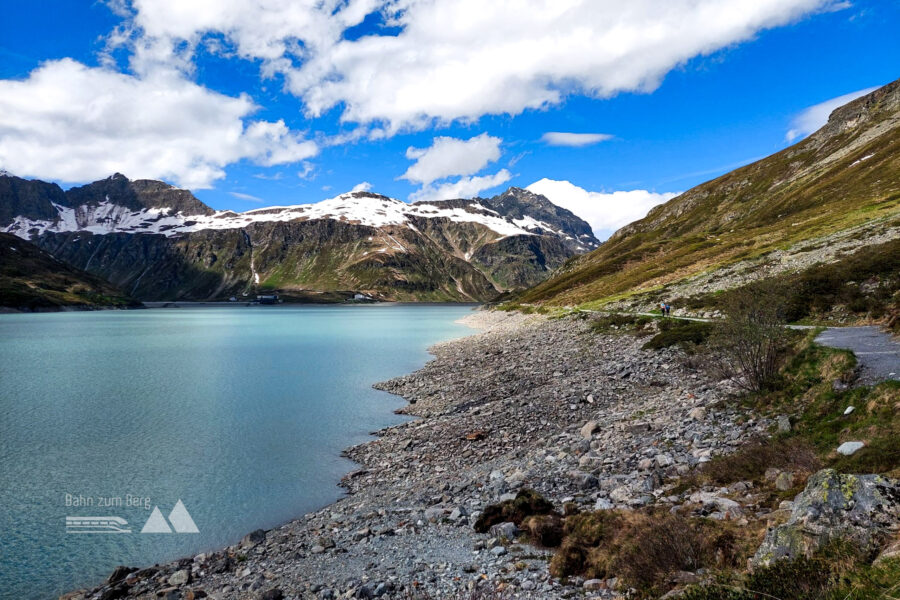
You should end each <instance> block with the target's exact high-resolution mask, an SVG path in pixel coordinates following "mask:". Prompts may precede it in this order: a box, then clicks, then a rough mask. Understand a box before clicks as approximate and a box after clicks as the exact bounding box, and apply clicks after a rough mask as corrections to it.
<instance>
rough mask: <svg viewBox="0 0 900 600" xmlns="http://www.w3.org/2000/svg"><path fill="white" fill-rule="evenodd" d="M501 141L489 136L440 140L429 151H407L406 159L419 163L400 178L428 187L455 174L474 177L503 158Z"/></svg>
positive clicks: (444, 138) (411, 149)
mask: <svg viewBox="0 0 900 600" xmlns="http://www.w3.org/2000/svg"><path fill="white" fill-rule="evenodd" d="M501 141H502V140H501V139H500V138H497V137H492V136H489V135H488V134H486V133H482V134H481V135H478V136H475V137H473V138H469V139H468V140H461V139H457V138H452V137H436V138H434V142H433V143H432V144H431V146H430V147H428V148H409V149H407V150H406V158H408V159H410V160H415V161H416V162H415V163H414V164H412V165H411V166H410V167H409V168H408V169H407V170H406V173H404V174H403V175H401V176H400V179H406V180H408V181H410V182H412V183H421V184H424V185H428V184H430V183H431V182H432V181H435V180H438V179H443V178H445V177H450V176H452V175H472V174H474V173H477V172H478V171H480V170H481V169H483V168H484V167H486V166H487V165H488V163H491V162H493V161H495V160H497V159H498V158H500V142H501Z"/></svg>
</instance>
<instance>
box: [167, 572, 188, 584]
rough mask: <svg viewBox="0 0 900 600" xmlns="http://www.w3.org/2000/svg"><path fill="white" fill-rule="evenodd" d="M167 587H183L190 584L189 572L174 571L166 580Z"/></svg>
mask: <svg viewBox="0 0 900 600" xmlns="http://www.w3.org/2000/svg"><path fill="white" fill-rule="evenodd" d="M167 581H168V582H169V585H185V584H188V583H190V582H191V572H190V571H188V570H187V569H181V570H180V571H175V572H174V573H172V575H170V576H169V579H168V580H167Z"/></svg>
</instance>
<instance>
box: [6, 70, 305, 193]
mask: <svg viewBox="0 0 900 600" xmlns="http://www.w3.org/2000/svg"><path fill="white" fill-rule="evenodd" d="M256 109H257V107H256V105H255V104H254V103H253V101H252V100H251V99H250V98H249V97H248V96H247V95H244V94H242V95H240V96H238V97H231V96H226V95H223V94H219V93H217V92H214V91H211V90H209V89H207V88H205V87H202V86H200V85H197V84H195V83H193V82H191V81H189V80H187V79H185V78H184V77H182V76H181V74H179V73H177V72H172V71H171V70H159V71H156V72H154V73H152V74H148V75H147V76H145V77H135V76H131V75H127V74H123V73H119V72H116V71H113V70H109V69H106V68H94V67H87V66H85V65H83V64H81V63H78V62H76V61H74V60H71V59H62V60H56V61H49V62H46V63H44V64H43V65H42V66H41V67H39V68H38V69H36V70H34V71H32V72H31V74H30V75H29V77H28V78H27V79H24V80H0V167H2V168H4V169H6V170H8V171H10V172H12V173H15V174H17V175H23V176H31V177H40V178H45V179H56V180H61V181H66V182H84V181H90V180H92V179H99V178H102V177H106V176H108V175H109V174H110V173H114V172H117V171H118V172H121V173H125V174H126V175H128V176H129V177H132V178H154V179H156V178H159V179H165V180H168V181H173V182H174V183H176V184H178V185H181V186H184V187H189V188H194V189H196V188H206V187H210V186H211V185H212V183H213V182H214V181H215V180H217V179H220V178H222V177H224V176H225V171H224V168H225V167H226V166H227V165H229V164H231V163H234V162H237V161H239V160H242V159H247V160H249V161H251V162H253V163H256V164H259V165H263V166H272V165H277V164H283V163H289V162H295V161H298V160H302V159H304V158H308V157H310V156H313V155H314V154H316V153H317V151H318V148H317V146H316V144H315V143H314V142H311V141H308V140H304V139H303V138H302V136H301V135H300V134H299V133H297V132H295V131H292V130H290V129H289V128H288V127H287V126H286V125H285V123H284V122H283V121H276V122H269V121H250V120H248V119H247V117H249V116H250V115H251V114H252V113H253V112H254V111H256Z"/></svg>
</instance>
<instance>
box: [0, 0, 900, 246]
mask: <svg viewBox="0 0 900 600" xmlns="http://www.w3.org/2000/svg"><path fill="white" fill-rule="evenodd" d="M897 31H900V3H898V2H896V1H895V0H871V1H865V0H850V1H846V0H664V1H663V0H629V2H627V3H626V2H621V1H618V0H492V1H491V2H484V0H192V1H191V2H185V1H183V0H106V1H103V0H83V1H82V0H30V1H28V2H17V1H11V0H7V1H6V2H4V3H3V6H2V17H0V169H4V170H6V171H8V172H10V173H12V174H14V175H19V176H22V177H29V178H38V179H43V180H47V181H55V182H57V183H59V184H60V185H62V186H63V187H66V188H67V187H71V186H73V185H79V184H83V183H88V182H90V181H93V180H96V179H101V178H103V177H106V176H108V175H110V174H112V173H114V172H121V173H123V174H125V175H127V176H128V177H130V178H132V179H138V178H153V179H162V180H164V181H167V182H169V183H172V184H173V185H177V186H179V187H185V188H188V189H191V190H192V191H193V192H194V193H195V194H196V195H197V197H198V198H200V199H201V200H203V201H204V202H206V203H207V204H209V205H210V206H212V207H213V208H215V209H222V210H223V209H230V210H236V211H243V210H250V209H255V208H260V207H261V206H267V205H287V204H300V203H310V202H317V201H321V200H324V199H326V198H330V197H333V196H335V195H337V194H340V193H343V192H347V191H350V190H370V191H373V192H377V193H381V194H385V195H388V196H391V197H394V198H398V199H401V200H404V201H416V200H428V199H442V198H457V197H474V196H491V195H494V194H497V193H500V192H502V191H503V190H504V189H506V188H507V187H509V186H518V187H527V188H529V189H531V190H532V191H535V192H537V193H542V194H544V195H546V196H547V197H548V198H549V199H550V200H551V201H553V202H555V203H557V204H559V205H561V206H564V207H566V208H569V209H570V210H572V211H573V212H575V213H576V214H578V215H579V216H581V217H582V218H585V219H586V220H587V221H588V222H589V223H591V225H592V227H593V228H594V231H595V233H596V234H597V235H598V237H601V238H605V237H607V236H608V235H609V234H610V233H611V232H612V231H614V230H615V229H617V228H618V227H621V226H623V225H625V224H627V223H628V222H630V221H633V220H635V219H638V218H641V217H642V216H644V214H646V212H647V210H649V209H650V208H651V207H652V206H654V205H656V204H659V203H661V202H664V201H666V200H668V199H670V198H672V197H674V195H676V194H677V193H678V192H681V191H684V190H686V189H688V188H690V187H692V186H694V185H697V184H699V183H702V182H703V181H706V180H709V179H712V178H714V177H716V176H718V175H721V174H723V173H725V172H728V171H730V170H732V169H734V168H736V167H738V166H741V165H743V164H747V163H748V162H752V161H754V160H757V159H759V158H762V157H764V156H767V155H769V154H772V153H774V152H777V151H779V150H781V149H783V148H785V147H787V146H788V145H790V144H792V143H796V142H798V141H800V140H802V139H803V138H804V137H805V136H807V135H809V133H811V132H812V131H814V130H815V129H817V128H818V127H820V126H821V125H822V124H823V123H824V122H825V120H826V119H827V116H828V114H829V112H830V111H831V110H832V109H833V108H835V107H837V106H839V105H841V104H843V103H845V102H847V101H849V100H851V99H852V98H854V97H857V96H859V95H861V94H864V93H866V92H867V91H870V90H872V89H875V88H877V87H879V86H881V85H884V84H886V83H889V82H891V81H893V80H895V79H897V78H900V68H898V67H900V35H898V34H897Z"/></svg>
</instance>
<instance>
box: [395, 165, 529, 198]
mask: <svg viewBox="0 0 900 600" xmlns="http://www.w3.org/2000/svg"><path fill="white" fill-rule="evenodd" d="M511 177H512V174H510V172H509V171H507V170H506V169H501V170H500V171H498V172H497V173H494V174H493V175H483V176H480V177H461V178H459V179H458V180H456V181H448V182H446V183H441V184H438V185H426V186H424V187H423V188H422V189H420V190H418V191H416V192H414V193H413V194H411V195H410V197H409V199H410V200H411V201H413V202H417V201H419V200H448V199H453V198H472V197H473V196H477V195H478V194H480V193H481V192H482V191H484V190H489V189H491V188H493V187H497V186H498V185H500V184H503V183H506V182H507V181H509V180H510V178H511Z"/></svg>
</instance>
